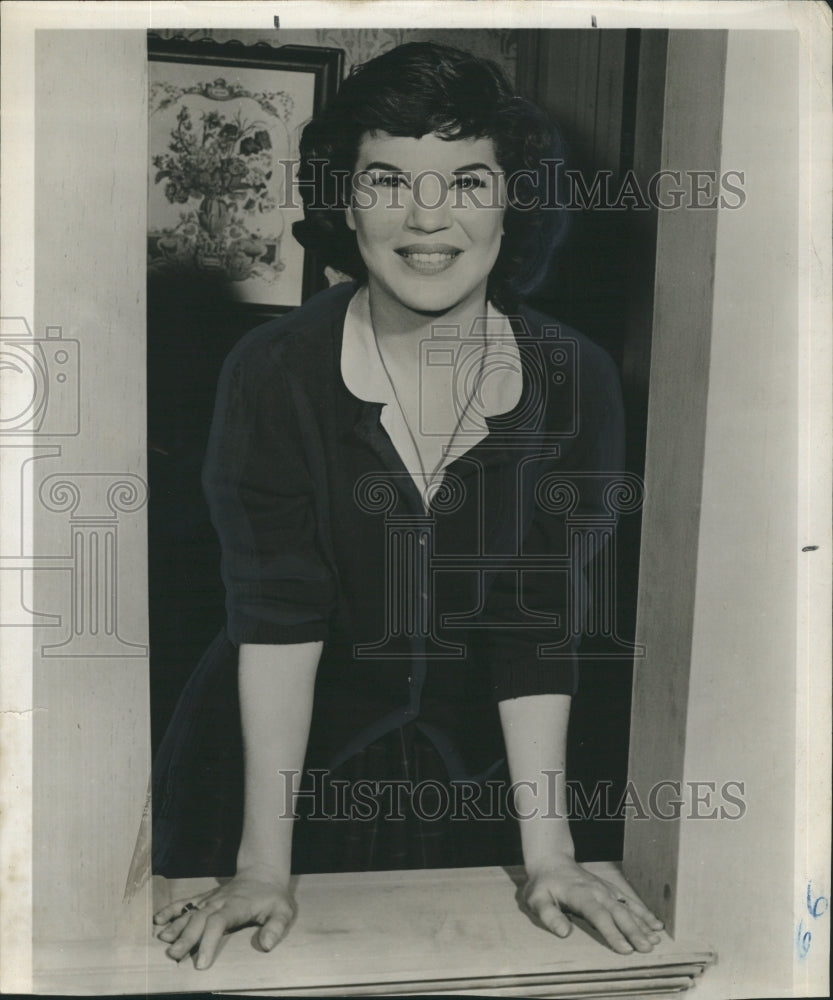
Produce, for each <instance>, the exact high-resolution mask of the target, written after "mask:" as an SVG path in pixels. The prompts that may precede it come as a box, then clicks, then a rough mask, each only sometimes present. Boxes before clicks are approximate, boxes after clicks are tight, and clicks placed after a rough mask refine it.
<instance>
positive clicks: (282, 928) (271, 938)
mask: <svg viewBox="0 0 833 1000" xmlns="http://www.w3.org/2000/svg"><path fill="white" fill-rule="evenodd" d="M293 916H294V913H293V911H292V909H291V908H290V907H286V908H285V909H284V908H281V909H280V910H279V911H276V912H274V913H273V914H272V915H271V916H270V917H269V919H268V920H267V921H266V923H265V924H264V925H263V926H262V927H261V928H260V930H259V931H258V935H257V943H258V944H259V945H260V947H261V948H263V950H264V951H271V950H272V949H273V948H274V947H275V945H276V944H277V943H278V942H279V941H280V940H281V939H282V938H283V937H284V935H285V934H286V932H287V930H289V925H290V923H291V922H292V917H293Z"/></svg>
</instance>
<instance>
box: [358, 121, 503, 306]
mask: <svg viewBox="0 0 833 1000" xmlns="http://www.w3.org/2000/svg"><path fill="white" fill-rule="evenodd" d="M505 201H506V182H505V178H504V175H503V172H502V170H501V169H500V167H499V166H498V163H497V159H496V157H495V149H494V143H493V142H492V140H491V139H452V140H447V139H442V138H440V137H439V136H437V135H424V136H422V137H421V138H420V139H414V138H408V137H400V136H392V135H389V134H388V133H387V132H372V133H367V134H366V135H365V136H364V138H363V140H362V142H361V144H360V146H359V152H358V158H357V161H356V171H355V174H354V177H353V198H352V205H351V207H350V208H348V210H347V225H348V226H349V227H350V228H351V229H353V230H355V233H356V239H357V241H358V247H359V252H360V253H361V255H362V258H363V259H364V262H365V264H366V266H367V271H368V283H369V286H370V290H371V295H372V296H374V297H377V298H378V297H379V296H384V297H389V298H391V299H392V300H394V302H396V303H397V304H400V305H404V306H406V307H407V308H409V309H411V310H414V311H416V312H429V313H442V312H447V311H448V310H449V309H452V308H454V307H455V306H459V305H466V304H472V305H478V304H480V305H482V304H483V303H485V300H486V282H487V279H488V277H489V272H490V271H491V270H492V267H493V266H494V263H495V261H496V259H497V256H498V252H499V250H500V241H501V236H502V234H503V215H504V211H505Z"/></svg>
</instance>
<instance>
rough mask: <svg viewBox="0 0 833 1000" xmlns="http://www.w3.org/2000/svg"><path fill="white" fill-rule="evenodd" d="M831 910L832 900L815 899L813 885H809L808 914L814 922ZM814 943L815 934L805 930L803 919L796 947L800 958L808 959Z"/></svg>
mask: <svg viewBox="0 0 833 1000" xmlns="http://www.w3.org/2000/svg"><path fill="white" fill-rule="evenodd" d="M829 909H830V900H829V899H828V898H827V896H821V895H819V896H816V897H815V898H814V897H813V883H812V882H808V883H807V912H808V913H809V914H810V916H811V917H812V918H813V920H818V919H819V918H820V917H823V916H824V915H825V914H826V913H827V911H828V910H829ZM812 943H813V932H812V931H809V930H807V931H805V930H804V919H803V918H802V919H801V920H799V922H798V930H797V931H796V934H795V947H796V951H797V952H798V957H799V958H806V957H807V953H808V952H809V950H810V945H811V944H812Z"/></svg>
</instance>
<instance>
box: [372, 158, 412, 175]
mask: <svg viewBox="0 0 833 1000" xmlns="http://www.w3.org/2000/svg"><path fill="white" fill-rule="evenodd" d="M362 170H388V171H391V172H392V173H395V174H404V173H405V171H404V170H403V169H402V167H397V166H394V164H393V163H383V162H382V161H381V160H374V161H373V162H372V163H368V165H367V166H366V167H362Z"/></svg>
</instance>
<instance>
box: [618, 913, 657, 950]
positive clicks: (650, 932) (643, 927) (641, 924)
mask: <svg viewBox="0 0 833 1000" xmlns="http://www.w3.org/2000/svg"><path fill="white" fill-rule="evenodd" d="M625 906H628V909H629V910H630V914H631V916H632V917H633V919H634V921H635V922H636V926H637V927H638V928H639V929H640V931H641V932H642V933H643V934H644V935H645V937H646V938H648V940H649V941H650V942H651V944H659V943H660V941H661V940H662V938H661V937H660V935H659V934H658V933H657V932H656V931H655V930H654V929H653V928H652V927H649V926H648V924H647V923H646V922H645V921H644V920H643V919H642V917H641V916H640V915H639V914H638V913H634V912H633V910H632V909H631V908H630V906H629V905H628V904H627V903H625Z"/></svg>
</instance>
